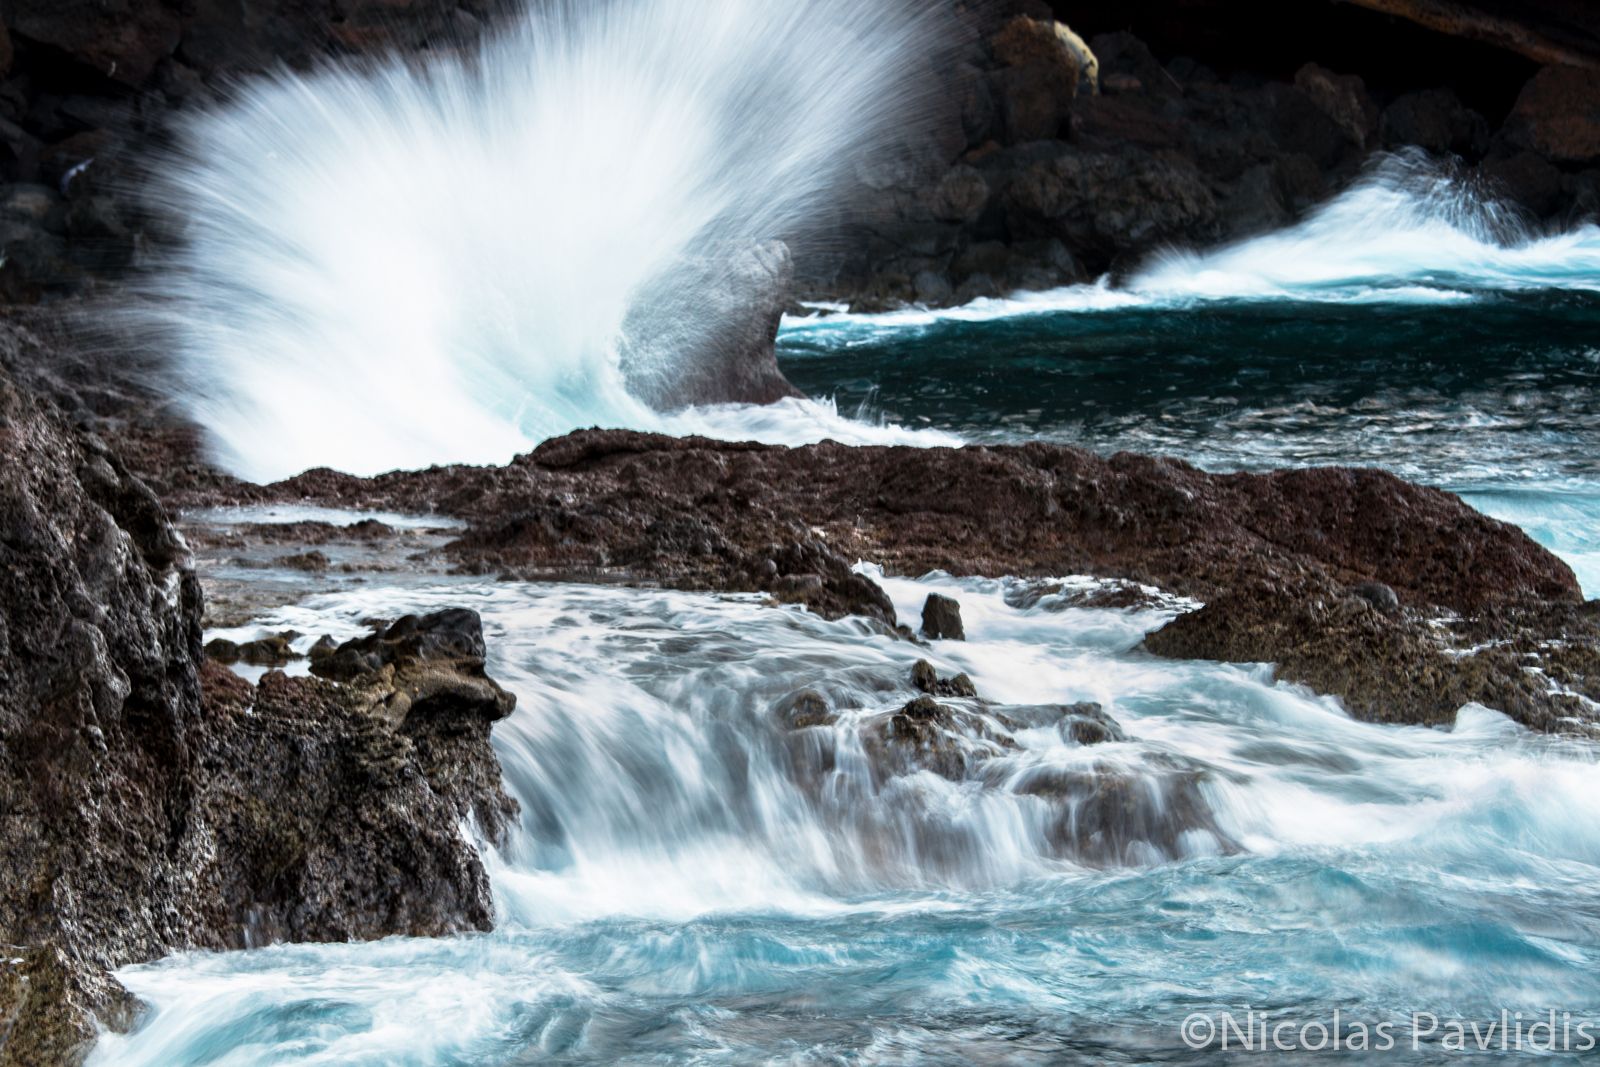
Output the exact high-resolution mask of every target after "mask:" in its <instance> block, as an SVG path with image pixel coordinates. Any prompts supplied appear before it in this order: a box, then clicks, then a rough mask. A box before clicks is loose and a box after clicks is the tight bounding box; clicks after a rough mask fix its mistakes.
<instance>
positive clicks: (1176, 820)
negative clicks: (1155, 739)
mask: <svg viewBox="0 0 1600 1067" xmlns="http://www.w3.org/2000/svg"><path fill="white" fill-rule="evenodd" d="M1208 778H1209V772H1208V771H1207V770H1206V769H1205V768H1203V767H1201V766H1199V765H1197V764H1195V763H1193V762H1192V761H1189V760H1185V759H1182V758H1180V757H1176V756H1166V755H1160V754H1152V755H1149V756H1147V757H1145V758H1144V759H1143V760H1142V761H1140V762H1139V763H1138V764H1134V765H1131V766H1130V765H1125V764H1116V763H1111V762H1098V761H1097V762H1095V763H1093V764H1091V765H1089V766H1087V767H1084V766H1080V765H1076V764H1073V765H1068V766H1061V767H1052V766H1044V767H1038V768H1035V769H1032V770H1030V771H1028V772H1027V773H1026V774H1025V775H1024V776H1023V777H1022V779H1021V780H1020V781H1018V782H1017V783H1016V785H1015V791H1016V792H1017V793H1021V794H1023V795H1026V796H1034V797H1039V798H1041V799H1042V800H1044V801H1046V802H1047V803H1049V804H1050V806H1051V808H1052V809H1053V813H1054V818H1053V820H1052V822H1051V825H1050V831H1049V833H1050V840H1051V843H1052V845H1054V847H1055V848H1056V849H1058V850H1059V851H1060V852H1061V853H1062V854H1063V855H1065V856H1068V857H1071V858H1072V859H1074V860H1076V861H1078V862H1080V863H1091V864H1098V865H1138V864H1145V863H1152V862H1163V861H1171V860H1176V859H1182V858H1184V857H1186V856H1189V855H1193V854H1194V853H1195V852H1196V851H1223V852H1227V851H1233V850H1234V849H1236V848H1237V845H1236V844H1234V843H1233V842H1232V841H1231V840H1230V838H1229V837H1228V836H1227V834H1226V833H1225V832H1224V831H1223V830H1222V829H1221V827H1220V826H1219V825H1218V823H1217V821H1216V816H1215V815H1214V814H1213V812H1212V809H1211V805H1210V803H1209V802H1208V801H1207V799H1206V796H1205V783H1206V781H1207V780H1208Z"/></svg>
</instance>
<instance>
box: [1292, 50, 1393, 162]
mask: <svg viewBox="0 0 1600 1067" xmlns="http://www.w3.org/2000/svg"><path fill="white" fill-rule="evenodd" d="M1294 84H1295V87H1296V88H1298V89H1299V90H1300V91H1301V92H1303V93H1305V94H1306V95H1307V96H1308V97H1310V98H1311V102H1312V103H1313V104H1315V105H1316V106H1317V109H1318V110H1320V111H1321V112H1322V113H1323V114H1324V115H1327V116H1328V118H1330V119H1332V120H1333V122H1334V125H1336V126H1338V127H1339V130H1340V131H1341V132H1342V133H1343V134H1344V136H1345V138H1346V139H1347V140H1349V142H1350V143H1351V144H1353V145H1355V146H1356V147H1357V148H1365V147H1366V146H1367V142H1368V141H1370V140H1371V139H1372V137H1373V134H1374V133H1376V132H1377V127H1378V108H1377V105H1376V104H1374V103H1373V101H1372V97H1371V96H1369V95H1368V93H1367V86H1366V83H1365V82H1363V81H1362V80H1361V79H1360V78H1359V77H1357V76H1356V75H1354V74H1335V73H1334V72H1333V71H1331V70H1329V69H1328V68H1326V67H1323V66H1319V65H1318V64H1316V63H1307V64H1306V65H1305V66H1303V67H1301V68H1300V69H1299V70H1298V71H1296V72H1295V76H1294Z"/></svg>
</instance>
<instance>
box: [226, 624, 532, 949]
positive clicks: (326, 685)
mask: <svg viewBox="0 0 1600 1067" xmlns="http://www.w3.org/2000/svg"><path fill="white" fill-rule="evenodd" d="M468 614H471V613H468ZM429 667H430V671H432V672H437V673H438V674H440V675H444V676H446V677H445V678H441V679H438V680H436V681H434V682H433V684H431V685H430V684H428V681H429V676H428V675H427V674H421V675H417V674H412V675H408V674H407V673H406V672H405V671H399V672H396V671H395V670H394V668H393V667H392V665H386V668H385V669H384V670H383V671H381V672H375V676H374V677H372V678H370V679H363V680H362V682H363V684H350V685H339V684H334V683H331V682H327V681H324V680H321V679H318V678H290V677H287V676H286V675H284V674H282V673H281V672H277V671H272V672H269V673H267V674H266V675H265V676H263V678H262V680H261V682H260V684H259V686H257V687H253V688H252V687H250V686H248V685H247V684H245V683H243V681H242V680H240V679H237V678H236V677H233V676H231V675H228V674H227V673H226V672H225V671H224V669H223V668H221V667H220V666H214V665H213V666H208V667H207V673H206V674H205V675H204V681H205V683H206V711H207V720H208V730H207V738H206V741H207V744H206V750H205V751H206V760H207V763H208V764H209V765H210V767H211V768H212V773H211V779H210V781H209V783H208V788H207V789H206V791H205V793H204V801H203V802H204V805H205V819H206V822H207V824H208V825H209V827H210V828H211V834H212V838H213V840H214V841H215V843H216V844H215V858H214V859H213V860H212V862H211V864H210V866H209V867H208V868H207V869H206V870H205V871H204V873H203V875H202V878H201V882H202V884H207V885H208V887H209V888H211V890H212V891H213V892H214V893H215V894H216V895H217V897H218V898H219V905H218V906H219V907H220V910H221V913H222V921H221V922H220V923H219V924H218V925H219V929H220V932H221V935H222V936H223V938H224V940H225V941H226V942H227V943H231V944H244V943H254V944H260V943H264V942H268V941H274V940H283V941H346V940H352V939H368V938H374V937H385V936H390V935H392V934H407V935H411V936H437V935H440V934H444V933H450V932H454V931H459V930H470V929H476V930H484V929H488V928H489V926H490V925H491V924H492V921H493V916H494V909H493V904H492V901H491V898H490V895H489V883H488V877H487V875H485V873H484V871H483V867H482V864H481V863H480V862H479V860H478V856H477V853H476V851H475V850H474V848H473V846H472V844H471V843H470V842H468V841H466V840H464V839H463V838H462V836H461V835H460V833H459V832H458V831H457V826H458V825H459V824H460V823H461V822H462V821H463V820H466V819H470V820H472V821H473V823H474V824H475V825H476V826H477V827H478V829H479V831H480V832H481V833H483V834H484V835H485V837H486V838H488V839H489V840H494V841H498V840H500V839H501V838H502V836H503V834H504V831H505V829H506V827H507V826H508V825H509V823H510V821H511V820H512V819H513V818H514V816H515V814H516V807H515V804H514V802H513V801H511V800H510V798H509V797H507V796H506V795H505V793H504V791H503V788H502V786H501V782H500V769H499V765H498V763H497V762H496V760H495V758H494V755H493V751H492V749H491V748H490V747H489V741H488V735H489V727H490V725H491V724H492V723H493V722H494V721H496V720H497V719H499V718H502V717H504V715H505V714H506V713H507V711H508V710H509V705H510V703H511V701H510V699H509V696H508V695H505V694H503V693H502V692H501V691H499V690H498V687H495V686H494V685H493V683H492V682H487V683H486V684H485V681H486V680H479V679H476V678H470V677H469V678H467V679H464V680H462V681H460V682H456V683H455V684H450V681H449V680H448V675H449V674H450V672H451V671H452V670H453V669H454V667H455V662H454V661H442V662H435V663H430V665H429Z"/></svg>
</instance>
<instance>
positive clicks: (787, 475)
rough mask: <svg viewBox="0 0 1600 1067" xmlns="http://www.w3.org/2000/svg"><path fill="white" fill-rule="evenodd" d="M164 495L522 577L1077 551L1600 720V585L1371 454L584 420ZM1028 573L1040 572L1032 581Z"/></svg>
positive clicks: (1426, 691)
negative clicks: (420, 459) (785, 437)
mask: <svg viewBox="0 0 1600 1067" xmlns="http://www.w3.org/2000/svg"><path fill="white" fill-rule="evenodd" d="M176 501H177V502H178V503H179V504H180V505H181V506H201V505H216V504H230V503H269V502H275V503H287V502H295V503H311V504H317V505H322V506H328V507H338V508H358V509H382V510H391V511H401V512H408V513H417V514H438V515H441V516H449V517H452V518H456V519H461V520H465V521H466V522H467V524H468V525H467V529H466V530H465V531H463V532H462V533H461V535H460V536H459V537H456V538H455V539H454V540H452V541H450V542H449V543H448V544H445V545H443V546H441V547H440V548H439V549H438V550H437V553H436V556H437V559H438V561H439V564H440V565H441V566H445V567H449V568H451V569H454V570H457V571H462V572H467V573H475V574H488V575H497V576H501V577H505V578H510V579H518V580H578V581H594V582H608V583H640V582H645V583H650V584H659V585H665V586H670V587H674V588H684V589H707V590H724V591H758V592H764V593H767V594H769V595H770V596H771V597H772V598H773V599H774V600H775V601H778V602H782V603H796V604H803V605H805V606H806V607H808V608H810V609H811V610H813V611H816V612H818V613H820V614H823V615H827V616H834V617H837V616H841V615H846V614H854V615H860V616H864V617H867V618H871V619H875V620H877V621H878V622H880V623H882V624H884V625H886V626H894V625H896V624H898V623H901V622H905V621H909V620H898V619H896V618H895V617H894V612H893V608H892V607H891V606H890V605H889V603H888V600H887V598H886V597H885V596H884V595H883V594H882V592H881V591H879V590H878V588H877V587H876V586H875V585H873V584H872V583H871V582H870V581H868V580H867V579H866V578H864V577H862V576H861V575H859V574H857V573H856V572H855V570H854V569H853V568H854V564H855V563H856V562H857V561H858V560H866V561H869V562H874V563H879V564H881V565H883V566H884V567H885V568H886V569H887V570H888V572H889V573H892V574H904V575H919V574H924V573H927V572H929V571H934V570H941V571H945V572H947V573H950V574H954V575H986V576H991V577H999V576H1005V575H1011V576H1019V577H1035V576H1037V577H1040V578H1041V579H1045V578H1049V577H1057V576H1064V575H1074V574H1088V575H1093V576H1096V577H1101V578H1112V579H1122V580H1125V581H1128V582H1132V583H1140V584H1144V585H1149V586H1154V587H1157V588H1158V589H1160V590H1162V591H1164V592H1166V593H1169V594H1174V595H1177V596H1181V597H1187V598H1192V599H1195V600H1199V601H1203V602H1205V606H1204V607H1202V608H1199V609H1197V610H1195V611H1193V612H1189V613H1186V614H1183V615H1180V616H1179V617H1178V618H1177V619H1175V620H1173V621H1172V622H1171V623H1170V624H1168V625H1167V626H1165V627H1164V628H1162V629H1161V630H1159V631H1157V632H1155V633H1153V634H1151V635H1150V636H1149V637H1148V638H1147V639H1146V642H1145V647H1146V648H1148V649H1149V650H1150V651H1151V652H1154V653H1156V654H1158V655H1165V656H1171V657H1175V658H1185V659H1218V660H1229V661H1235V662H1271V663H1276V664H1277V665H1278V669H1279V676H1280V677H1282V678H1284V679H1285V680H1288V681H1294V682H1300V683H1304V684H1306V685H1309V686H1310V687H1311V688H1313V689H1315V690H1317V691H1318V692H1321V693H1327V694H1330V695H1334V696H1338V697H1340V698H1342V699H1343V701H1344V703H1345V706H1346V708H1347V709H1348V710H1349V711H1350V712H1351V714H1353V715H1355V716H1357V717H1359V718H1365V719H1369V720H1373V721H1380V722H1409V723H1445V722H1448V721H1450V720H1451V719H1452V718H1453V717H1454V715H1455V712H1456V710H1457V709H1458V708H1460V707H1461V706H1462V705H1463V704H1466V703H1469V702H1479V703H1482V704H1485V705H1488V706H1490V707H1494V708H1496V709H1498V710H1501V711H1504V712H1505V713H1506V714H1508V715H1510V716H1511V717H1512V718H1514V719H1516V720H1518V721H1520V722H1522V723H1524V724H1525V725H1528V726H1529V727H1530V728H1533V729H1538V730H1578V729H1588V724H1592V723H1595V722H1597V721H1600V705H1597V704H1596V701H1597V700H1600V602H1590V603H1585V602H1584V599H1583V596H1582V594H1581V592H1580V591H1579V589H1578V584H1577V581H1576V579H1575V578H1574V577H1573V575H1572V572H1571V570H1570V569H1569V568H1568V567H1567V566H1566V564H1564V563H1562V562H1561V561H1560V560H1558V559H1556V558H1555V557H1554V556H1553V555H1551V554H1550V553H1549V552H1547V551H1546V550H1545V549H1543V548H1541V547H1540V546H1539V545H1537V544H1536V543H1534V542H1533V541H1532V539H1530V538H1529V537H1528V536H1527V535H1526V534H1524V533H1523V532H1522V531H1520V530H1518V529H1516V528H1515V527H1512V526H1510V525H1507V524H1505V523H1501V522H1498V521H1496V520H1493V519H1489V518H1487V517H1485V516H1483V515H1481V514H1479V513H1477V512H1475V511H1473V510H1472V509H1471V508H1469V507H1468V506H1467V505H1465V504H1464V503H1462V502H1461V501H1460V500H1459V499H1458V498H1457V497H1455V496H1454V495H1452V494H1449V493H1445V492H1441V491H1439V490H1435V489H1427V488H1423V487H1420V486H1416V485H1412V484H1409V483H1407V482H1404V481H1402V480H1400V479H1398V478H1396V477H1394V476H1392V475H1389V474H1386V473H1383V472H1381V471H1375V470H1355V469H1340V468H1318V469H1309V470H1291V471H1281V472H1275V473H1271V474H1259V475H1258V474H1225V475H1216V474H1208V473H1206V472H1204V471H1201V470H1199V469H1198V468H1196V467H1193V466H1191V465H1189V464H1187V463H1184V462H1182V461H1179V460H1174V459H1163V458H1152V457H1147V456H1138V455H1133V454H1128V453H1123V454H1118V455H1115V456H1112V457H1109V458H1102V457H1099V456H1096V455H1093V454H1092V453H1089V452H1085V451H1083V450H1081V449H1075V448H1070V447H1066V446H1059V445H1047V444H1029V445H1017V446H1000V447H972V446H969V447H965V448H961V449H949V448H887V447H851V446H845V445H840V444H835V443H831V442H824V443H822V444H819V445H812V446H806V447H802V448H784V447H779V446H766V445H757V444H751V443H729V442H722V441H711V440H706V439H700V438H671V437H663V436H659V435H651V434H642V433H634V432H628V431H584V432H579V433H575V434H570V435H568V436H566V437H562V438H558V439H555V440H552V441H549V442H546V443H545V444H543V445H541V446H540V447H539V448H537V449H535V450H534V451H533V452H531V453H529V454H527V455H525V456H521V457H518V458H517V459H516V460H514V461H513V462H512V463H510V464H508V465H507V466H505V467H493V468H483V467H442V468H433V469H431V470H427V471H415V472H397V473H394V474H389V475H381V476H379V477H377V478H370V479H362V478H354V477H350V476H348V475H342V474H338V473H336V472H333V471H325V470H324V471H309V472H307V473H306V474H304V475H301V476H299V477H297V478H292V479H289V480H287V481H284V482H280V483H276V484H274V485H271V486H239V485H235V486H228V487H223V486H218V487H214V488H209V489H202V490H192V491H188V492H185V493H180V494H178V496H177V497H176ZM1043 591H1046V592H1047V591H1048V586H1045V587H1044V590H1043Z"/></svg>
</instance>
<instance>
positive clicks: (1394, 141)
mask: <svg viewBox="0 0 1600 1067" xmlns="http://www.w3.org/2000/svg"><path fill="white" fill-rule="evenodd" d="M1378 134H1379V138H1380V139H1381V140H1382V142H1383V144H1384V145H1385V147H1388V148H1403V147H1406V146H1408V145H1415V146H1416V147H1418V148H1422V149H1426V150H1427V151H1429V152H1433V153H1435V154H1439V155H1442V154H1444V153H1452V154H1454V155H1458V156H1465V157H1467V158H1469V159H1475V158H1477V157H1479V156H1481V155H1483V153H1484V152H1485V151H1487V150H1488V147H1489V124H1488V123H1487V122H1486V121H1484V118H1483V116H1482V115H1480V114H1478V113H1477V112H1476V111H1473V110H1472V109H1471V108H1469V107H1467V106H1466V105H1465V104H1463V103H1462V102H1461V100H1460V98H1459V97H1457V96H1456V94H1455V92H1454V91H1452V90H1450V89H1424V90H1422V91H1420V92H1415V93H1404V94H1402V95H1401V96H1399V97H1396V98H1395V100H1394V102H1393V103H1392V104H1390V105H1389V106H1388V107H1387V108H1385V109H1384V112H1383V119H1382V121H1381V122H1380V123H1379V127H1378Z"/></svg>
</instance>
